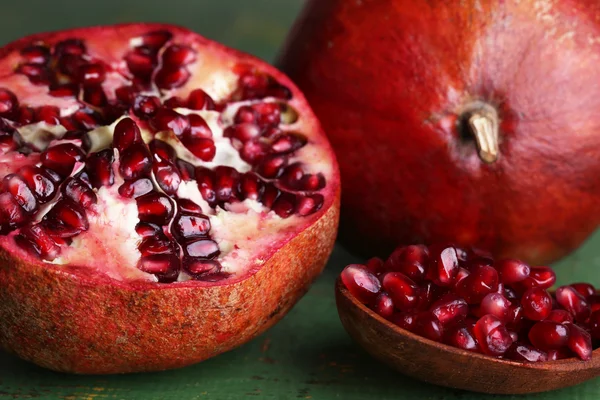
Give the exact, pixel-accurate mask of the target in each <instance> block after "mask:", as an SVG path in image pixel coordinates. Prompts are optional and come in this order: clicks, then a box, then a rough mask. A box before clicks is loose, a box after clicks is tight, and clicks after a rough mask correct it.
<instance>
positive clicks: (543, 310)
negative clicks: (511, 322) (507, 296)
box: [521, 287, 552, 321]
mask: <svg viewBox="0 0 600 400" xmlns="http://www.w3.org/2000/svg"><path fill="white" fill-rule="evenodd" d="M521 306H522V307H523V315H524V316H525V317H526V318H528V319H530V320H532V321H542V320H544V319H546V318H547V317H548V315H550V311H552V297H551V296H550V294H549V293H548V292H547V291H546V290H545V289H542V288H540V287H533V288H531V289H528V290H527V291H526V292H525V293H524V294H523V297H522V298H521Z"/></svg>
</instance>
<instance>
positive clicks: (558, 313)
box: [546, 310, 573, 324]
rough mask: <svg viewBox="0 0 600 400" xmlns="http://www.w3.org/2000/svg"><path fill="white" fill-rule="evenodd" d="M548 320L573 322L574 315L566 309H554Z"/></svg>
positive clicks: (560, 322) (561, 322) (562, 322)
mask: <svg viewBox="0 0 600 400" xmlns="http://www.w3.org/2000/svg"><path fill="white" fill-rule="evenodd" d="M546 321H552V322H557V323H559V324H564V323H572V322H573V316H572V315H571V314H570V313H569V312H567V311H565V310H552V311H550V315H548V318H546Z"/></svg>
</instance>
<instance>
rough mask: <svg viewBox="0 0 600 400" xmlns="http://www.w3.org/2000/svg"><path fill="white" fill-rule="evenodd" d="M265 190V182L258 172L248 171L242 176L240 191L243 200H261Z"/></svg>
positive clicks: (239, 185)
mask: <svg viewBox="0 0 600 400" xmlns="http://www.w3.org/2000/svg"><path fill="white" fill-rule="evenodd" d="M263 191H264V183H263V182H262V181H261V180H260V178H259V177H258V176H256V174H254V173H252V172H248V173H246V174H243V175H242V176H241V177H240V180H239V184H238V193H239V195H240V198H241V200H244V199H251V200H257V201H258V200H260V198H261V197H262V193H263Z"/></svg>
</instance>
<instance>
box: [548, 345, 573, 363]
mask: <svg viewBox="0 0 600 400" xmlns="http://www.w3.org/2000/svg"><path fill="white" fill-rule="evenodd" d="M571 357H573V353H571V351H570V350H569V349H568V348H567V347H563V348H562V349H559V350H550V351H548V361H556V360H564V359H566V358H571Z"/></svg>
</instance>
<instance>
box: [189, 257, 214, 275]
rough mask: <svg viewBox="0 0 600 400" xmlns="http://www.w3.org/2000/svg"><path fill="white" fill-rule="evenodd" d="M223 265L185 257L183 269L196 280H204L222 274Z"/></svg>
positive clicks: (212, 261)
mask: <svg viewBox="0 0 600 400" xmlns="http://www.w3.org/2000/svg"><path fill="white" fill-rule="evenodd" d="M221 268H222V267H221V264H220V263H219V262H218V261H216V260H205V259H202V258H195V257H187V256H184V257H183V269H184V270H185V271H186V272H187V273H188V274H190V275H191V276H192V277H193V278H195V279H203V278H206V277H207V276H210V275H215V274H218V273H219V272H221Z"/></svg>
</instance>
